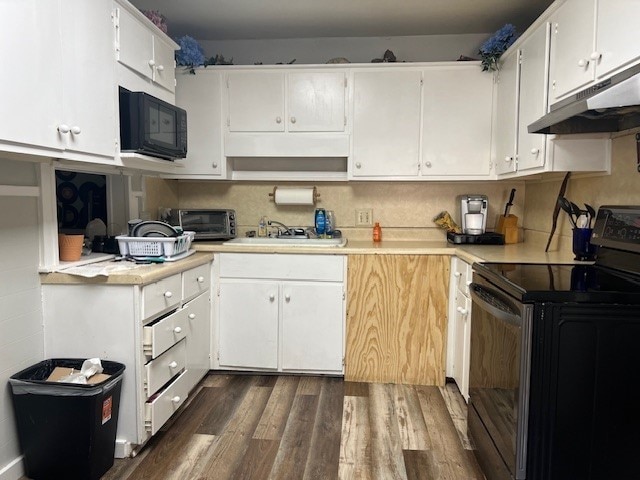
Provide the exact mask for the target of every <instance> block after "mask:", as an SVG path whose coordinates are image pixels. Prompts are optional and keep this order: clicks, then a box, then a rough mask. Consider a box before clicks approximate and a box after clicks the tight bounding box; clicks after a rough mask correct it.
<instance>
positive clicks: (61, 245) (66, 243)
mask: <svg viewBox="0 0 640 480" xmlns="http://www.w3.org/2000/svg"><path fill="white" fill-rule="evenodd" d="M83 243H84V235H65V234H62V233H61V234H59V235H58V249H59V251H60V260H61V261H63V262H75V261H76V260H80V256H81V255H82V245H83Z"/></svg>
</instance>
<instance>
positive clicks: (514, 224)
mask: <svg viewBox="0 0 640 480" xmlns="http://www.w3.org/2000/svg"><path fill="white" fill-rule="evenodd" d="M496 232H498V233H501V234H502V235H504V243H518V217H516V216H515V215H511V214H509V215H506V216H505V215H500V216H499V217H498V223H497V225H496Z"/></svg>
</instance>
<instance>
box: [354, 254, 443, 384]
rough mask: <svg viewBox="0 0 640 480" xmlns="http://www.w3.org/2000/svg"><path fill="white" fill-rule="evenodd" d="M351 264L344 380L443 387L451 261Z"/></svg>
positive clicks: (378, 258) (397, 259)
mask: <svg viewBox="0 0 640 480" xmlns="http://www.w3.org/2000/svg"><path fill="white" fill-rule="evenodd" d="M348 262H349V263H348V265H349V268H348V285H349V295H348V301H347V344H346V365H345V380H348V381H364V382H390V383H404V384H418V385H444V380H445V347H446V336H447V292H448V289H449V257H448V256H441V255H429V256H420V255H350V256H349V260H348Z"/></svg>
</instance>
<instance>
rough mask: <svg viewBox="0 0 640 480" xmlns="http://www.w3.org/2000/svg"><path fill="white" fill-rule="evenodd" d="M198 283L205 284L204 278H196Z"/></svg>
mask: <svg viewBox="0 0 640 480" xmlns="http://www.w3.org/2000/svg"><path fill="white" fill-rule="evenodd" d="M196 281H197V282H198V283H202V282H204V277H198V278H196Z"/></svg>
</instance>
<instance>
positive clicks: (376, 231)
mask: <svg viewBox="0 0 640 480" xmlns="http://www.w3.org/2000/svg"><path fill="white" fill-rule="evenodd" d="M380 240H382V228H381V227H380V224H379V223H378V222H376V224H375V225H374V226H373V241H374V242H379V241H380Z"/></svg>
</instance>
